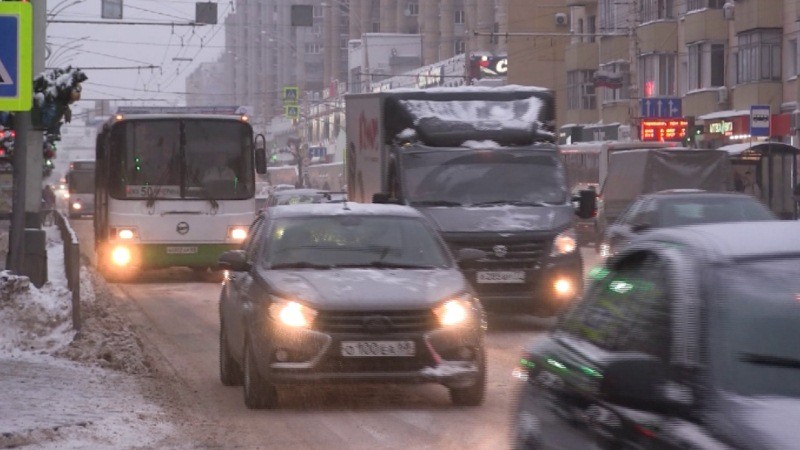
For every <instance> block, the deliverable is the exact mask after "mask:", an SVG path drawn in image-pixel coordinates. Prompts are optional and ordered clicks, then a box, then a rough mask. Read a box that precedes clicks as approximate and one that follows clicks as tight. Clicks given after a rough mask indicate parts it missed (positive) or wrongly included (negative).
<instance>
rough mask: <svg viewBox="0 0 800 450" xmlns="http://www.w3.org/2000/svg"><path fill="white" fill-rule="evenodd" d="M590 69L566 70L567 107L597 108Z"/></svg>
mask: <svg viewBox="0 0 800 450" xmlns="http://www.w3.org/2000/svg"><path fill="white" fill-rule="evenodd" d="M593 75H594V71H592V70H571V71H569V72H567V108H568V109H589V110H593V109H596V108H597V101H596V96H595V89H594V80H593Z"/></svg>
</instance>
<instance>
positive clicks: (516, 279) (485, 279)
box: [477, 271, 525, 283]
mask: <svg viewBox="0 0 800 450" xmlns="http://www.w3.org/2000/svg"><path fill="white" fill-rule="evenodd" d="M477 281H478V283H524V282H525V272H522V271H504V272H478V274H477Z"/></svg>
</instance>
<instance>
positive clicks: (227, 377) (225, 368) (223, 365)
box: [219, 321, 243, 386]
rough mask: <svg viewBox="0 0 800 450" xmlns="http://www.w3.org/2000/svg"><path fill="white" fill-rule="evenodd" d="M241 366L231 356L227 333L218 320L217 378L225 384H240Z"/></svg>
mask: <svg viewBox="0 0 800 450" xmlns="http://www.w3.org/2000/svg"><path fill="white" fill-rule="evenodd" d="M242 378H243V374H242V367H241V366H240V365H239V363H238V362H236V360H235V359H233V357H232V356H231V352H230V347H229V346H228V333H227V331H226V330H225V326H224V325H223V324H222V321H220V327H219V379H220V381H222V384H223V385H225V386H241V385H242Z"/></svg>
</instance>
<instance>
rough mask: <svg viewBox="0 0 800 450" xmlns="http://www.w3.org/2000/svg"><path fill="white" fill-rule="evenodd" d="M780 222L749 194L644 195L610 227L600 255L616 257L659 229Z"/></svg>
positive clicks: (689, 192) (669, 192) (677, 191)
mask: <svg viewBox="0 0 800 450" xmlns="http://www.w3.org/2000/svg"><path fill="white" fill-rule="evenodd" d="M777 219H778V217H777V216H776V215H775V214H774V213H773V212H772V211H771V210H770V209H769V208H767V207H766V205H764V204H763V203H761V202H760V201H759V200H758V199H756V198H755V197H753V196H750V195H746V194H739V193H733V192H707V191H702V190H697V189H674V190H667V191H661V192H656V193H652V194H646V195H640V196H639V197H638V198H637V199H636V200H635V201H634V202H633V203H632V204H631V206H630V207H628V209H627V210H626V211H625V212H624V213H623V214H622V215H621V216H620V217H619V219H618V220H617V221H616V222H615V223H614V224H613V225H611V226H610V227H608V229H607V230H606V233H605V235H604V236H603V240H602V242H601V244H600V254H601V255H603V256H609V255H613V254H614V253H616V252H618V251H619V249H620V248H622V247H623V246H625V245H627V243H628V242H630V241H631V239H633V238H634V237H635V236H636V235H638V234H640V233H643V232H645V231H650V230H653V229H655V228H663V227H675V226H684V225H697V224H702V223H719V222H745V221H752V220H777Z"/></svg>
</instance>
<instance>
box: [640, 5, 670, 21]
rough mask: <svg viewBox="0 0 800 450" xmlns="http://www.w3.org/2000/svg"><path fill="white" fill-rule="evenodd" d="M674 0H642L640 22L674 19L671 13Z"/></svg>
mask: <svg viewBox="0 0 800 450" xmlns="http://www.w3.org/2000/svg"><path fill="white" fill-rule="evenodd" d="M674 6H675V0H643V1H642V3H641V13H642V22H650V21H653V20H662V19H674V18H675V16H674V14H673V13H672V11H673V7H674Z"/></svg>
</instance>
